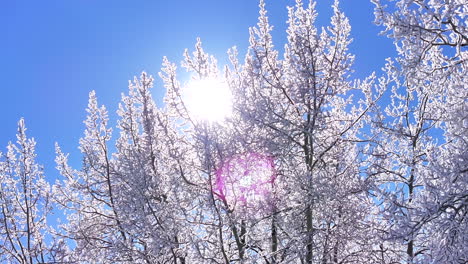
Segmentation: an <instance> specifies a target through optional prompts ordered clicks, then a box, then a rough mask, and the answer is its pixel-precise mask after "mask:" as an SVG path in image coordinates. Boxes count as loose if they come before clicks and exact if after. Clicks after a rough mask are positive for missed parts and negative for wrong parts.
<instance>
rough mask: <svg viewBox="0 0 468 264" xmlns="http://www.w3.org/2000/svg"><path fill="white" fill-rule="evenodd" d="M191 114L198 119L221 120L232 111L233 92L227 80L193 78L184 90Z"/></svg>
mask: <svg viewBox="0 0 468 264" xmlns="http://www.w3.org/2000/svg"><path fill="white" fill-rule="evenodd" d="M184 100H185V102H186V106H187V108H188V111H189V112H190V115H191V116H192V117H194V118H195V119H197V120H206V121H209V122H219V121H222V120H223V119H224V118H226V117H229V115H230V114H231V112H232V94H231V91H230V89H229V87H228V85H227V84H226V82H224V81H222V80H219V79H203V80H192V81H190V82H189V83H188V84H187V85H186V86H185V90H184Z"/></svg>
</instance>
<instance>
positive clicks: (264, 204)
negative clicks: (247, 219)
mask: <svg viewBox="0 0 468 264" xmlns="http://www.w3.org/2000/svg"><path fill="white" fill-rule="evenodd" d="M275 179H276V172H275V166H274V160H273V158H272V157H270V156H268V155H264V154H260V153H246V154H240V155H235V156H233V157H231V158H229V159H227V160H226V161H224V162H223V163H222V164H221V166H220V167H219V168H218V169H217V171H216V182H215V187H214V190H213V191H214V193H215V194H216V195H217V196H218V197H219V198H220V199H221V200H223V201H224V202H225V203H226V204H227V205H228V206H229V209H231V210H235V211H237V212H242V213H246V214H249V215H252V214H255V215H258V213H263V212H268V211H270V210H271V208H272V205H273V197H272V196H273V195H272V194H273V185H274V182H275Z"/></svg>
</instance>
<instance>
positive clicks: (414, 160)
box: [373, 0, 468, 263]
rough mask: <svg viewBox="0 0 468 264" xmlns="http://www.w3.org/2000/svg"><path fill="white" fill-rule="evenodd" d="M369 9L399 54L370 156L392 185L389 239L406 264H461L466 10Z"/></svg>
mask: <svg viewBox="0 0 468 264" xmlns="http://www.w3.org/2000/svg"><path fill="white" fill-rule="evenodd" d="M373 2H374V3H375V4H376V8H375V14H376V22H377V24H380V25H382V26H384V27H385V30H384V31H383V33H384V34H388V36H389V37H391V38H393V39H394V42H395V44H396V47H397V51H398V52H399V56H398V57H397V58H396V62H397V63H396V64H395V65H394V67H393V68H392V69H389V70H390V71H392V72H393V74H394V75H395V83H394V84H395V86H394V88H393V89H392V96H391V100H392V102H391V104H390V105H389V106H388V107H387V108H386V110H385V112H384V111H380V112H379V114H378V115H379V117H380V118H378V121H377V122H376V126H377V127H379V128H380V130H378V131H374V132H373V133H374V134H375V135H376V136H377V137H380V138H381V140H380V141H379V144H380V148H381V149H380V150H379V151H377V152H376V154H378V155H380V157H382V158H383V160H385V161H384V163H385V164H384V163H379V164H378V167H379V169H380V172H381V173H382V174H385V175H387V176H388V177H385V178H386V179H385V180H389V181H391V182H392V183H396V185H395V186H394V187H391V188H389V189H387V190H386V196H387V202H388V204H387V206H388V207H387V209H388V210H387V211H386V212H385V213H387V214H388V216H389V217H390V218H391V219H392V225H391V226H389V228H390V231H389V234H388V235H389V237H393V239H396V240H397V241H400V242H401V243H402V244H404V245H405V246H404V248H402V249H403V250H404V251H405V252H406V254H404V255H406V256H405V257H406V261H407V263H419V262H422V263H464V262H466V261H467V256H466V254H464V253H463V252H466V235H465V233H466V225H467V222H466V217H465V215H466V211H467V208H466V201H467V200H466V153H467V150H466V126H467V124H466V120H467V118H468V115H467V114H466V113H467V111H466V109H467V106H468V105H467V100H466V98H467V96H468V92H467V90H468V89H467V85H466V83H467V79H466V75H467V74H466V72H467V70H466V69H467V66H468V65H467V59H468V52H467V49H466V47H467V46H468V31H467V26H466V23H465V16H466V14H467V11H468V7H467V5H466V3H464V2H463V1H404V0H402V1H396V2H394V3H391V2H389V4H391V8H388V7H387V6H386V5H384V4H383V3H381V1H373ZM389 10H393V11H389ZM442 132H443V133H442ZM441 134H443V135H441ZM462 149H463V150H462ZM447 219H450V220H447Z"/></svg>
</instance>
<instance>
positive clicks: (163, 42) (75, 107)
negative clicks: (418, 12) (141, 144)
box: [0, 0, 395, 179]
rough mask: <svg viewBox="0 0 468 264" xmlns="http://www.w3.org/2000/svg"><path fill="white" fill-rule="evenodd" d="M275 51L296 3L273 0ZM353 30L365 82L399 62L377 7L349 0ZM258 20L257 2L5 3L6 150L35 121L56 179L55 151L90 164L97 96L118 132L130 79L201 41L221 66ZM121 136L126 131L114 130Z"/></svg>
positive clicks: (2, 98)
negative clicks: (88, 131) (376, 20)
mask: <svg viewBox="0 0 468 264" xmlns="http://www.w3.org/2000/svg"><path fill="white" fill-rule="evenodd" d="M332 2H333V1H332V0H321V1H319V3H318V6H317V9H318V12H319V18H318V26H321V25H325V24H327V23H328V22H329V19H330V15H331V12H332V9H331V7H330V5H331V4H332ZM266 4H267V10H268V15H269V18H270V22H271V24H272V25H274V31H273V37H274V42H275V45H276V46H277V47H278V48H280V49H281V47H282V46H283V45H284V43H285V39H286V35H285V29H286V26H287V24H286V18H287V10H286V6H287V5H294V1H293V0H267V1H266ZM341 8H342V10H343V11H344V12H345V14H346V15H347V16H348V17H349V19H350V23H351V26H352V37H353V39H354V41H353V43H352V45H351V51H352V52H353V53H354V54H355V55H356V62H355V65H354V69H355V71H356V72H355V76H356V77H359V78H364V77H365V76H366V75H368V74H370V73H371V72H372V71H374V70H376V71H378V70H379V69H380V68H381V67H382V66H383V65H384V60H385V58H387V57H391V56H395V51H394V50H395V49H394V46H393V44H392V41H391V40H390V39H387V38H386V37H383V36H378V32H379V31H380V28H378V27H377V26H375V25H373V24H372V21H373V5H372V4H371V3H370V1H368V0H342V3H341ZM257 17H258V1H256V0H236V1H232V0H231V1H226V0H198V1H194V0H170V1H169V0H166V1H163V0H152V1H143V0H132V1H128V0H121V1H118V0H115V1H110V0H106V1H104V0H66V1H63V0H44V1H34V0H30V1H26V0H13V1H2V3H0V79H1V81H2V83H1V86H0V89H1V93H0V113H1V115H0V124H1V126H0V151H2V152H4V151H5V146H6V144H7V143H8V141H14V140H15V133H16V127H17V122H18V120H19V119H20V118H21V117H24V118H25V121H26V126H27V128H28V131H27V134H28V136H29V137H34V138H35V139H36V141H37V142H38V143H37V154H38V161H39V162H40V163H41V164H43V165H44V166H45V169H46V173H47V174H48V178H49V179H55V178H56V177H58V172H57V171H56V170H55V169H54V167H55V163H54V158H55V154H54V143H55V142H59V143H60V145H61V146H62V149H63V151H64V152H70V153H71V157H70V158H71V160H72V161H73V163H74V164H73V165H75V166H79V164H80V159H81V156H80V154H79V151H78V148H77V147H78V140H79V138H80V137H81V136H82V135H83V130H84V125H83V122H82V121H83V120H84V119H85V116H86V112H85V108H86V105H87V98H88V93H89V92H90V91H91V90H95V91H96V93H97V96H98V100H99V103H100V104H105V105H106V107H107V109H108V111H109V113H110V116H111V119H112V122H111V123H112V124H115V123H116V114H115V111H116V110H117V105H118V102H119V101H120V95H121V93H122V92H126V90H127V85H128V80H129V79H133V76H135V75H139V74H140V73H141V71H147V72H148V73H149V74H152V75H153V76H157V73H158V72H159V71H160V66H161V62H162V57H163V56H167V57H168V58H169V60H171V61H173V62H175V63H177V64H178V63H179V62H180V61H181V60H182V54H183V51H184V49H185V48H189V49H192V48H193V46H194V44H195V41H196V38H197V37H200V38H201V40H202V42H203V45H204V48H205V50H206V51H207V52H209V53H211V54H213V55H215V56H216V57H217V58H218V61H219V62H221V63H220V65H219V66H220V67H221V66H223V65H222V64H224V62H225V61H226V57H227V56H226V51H227V49H228V48H230V47H232V46H237V47H238V49H239V54H240V56H241V57H240V58H241V60H242V56H243V54H244V52H245V51H246V48H247V45H248V37H249V34H248V28H249V27H251V26H254V25H255V24H256V22H257ZM163 95H164V88H163V87H162V84H161V82H160V80H159V78H156V85H155V87H154V89H153V97H154V99H155V100H156V101H157V102H158V103H159V104H161V99H162V97H163ZM114 135H117V131H115V132H114Z"/></svg>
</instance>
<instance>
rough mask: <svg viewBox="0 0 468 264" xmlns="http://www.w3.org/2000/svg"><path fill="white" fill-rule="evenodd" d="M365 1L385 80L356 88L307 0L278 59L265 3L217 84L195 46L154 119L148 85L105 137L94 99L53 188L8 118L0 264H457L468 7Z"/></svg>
mask: <svg viewBox="0 0 468 264" xmlns="http://www.w3.org/2000/svg"><path fill="white" fill-rule="evenodd" d="M372 2H373V3H374V4H375V23H376V24H377V25H379V26H381V27H382V28H383V31H382V34H385V35H387V36H388V37H389V38H390V39H392V40H393V41H394V43H395V47H396V49H397V51H398V56H397V57H395V58H389V59H388V60H387V61H386V64H385V67H384V68H383V69H376V71H375V72H374V73H372V74H371V75H370V76H368V77H367V78H365V79H358V78H356V77H355V76H354V74H353V67H354V66H353V61H354V58H355V55H354V54H351V53H350V51H349V49H348V46H349V44H350V43H351V37H350V36H351V25H350V23H349V21H348V19H347V17H346V15H345V14H344V13H343V12H342V11H341V10H340V7H339V2H338V1H335V2H334V3H333V5H332V6H331V7H332V9H333V15H332V17H331V18H330V23H329V25H328V26H327V27H323V28H317V27H316V26H315V20H316V17H317V15H318V14H317V12H316V9H315V3H314V2H313V1H311V2H307V3H305V2H303V1H301V0H297V1H296V4H295V6H292V7H288V21H287V23H288V27H287V31H286V34H287V42H286V43H285V44H284V49H283V50H284V53H283V54H280V52H279V51H278V49H276V48H275V46H274V45H273V40H272V35H271V30H272V25H270V24H269V20H268V16H267V9H266V7H265V2H264V1H263V0H261V1H260V4H259V18H258V23H257V25H256V26H255V27H252V28H250V31H249V32H250V39H249V43H250V45H249V48H248V51H247V53H246V54H245V56H244V57H242V58H240V57H239V54H238V52H237V49H236V48H235V47H234V48H232V49H230V50H229V51H228V56H229V61H230V63H229V65H226V66H224V68H222V69H220V66H219V65H218V63H217V60H216V59H215V57H214V56H212V55H210V54H208V53H206V52H205V51H204V49H203V47H202V42H201V40H200V39H198V40H197V42H196V44H195V48H194V50H193V51H189V50H186V51H185V53H184V61H183V62H182V63H181V67H182V68H183V69H185V70H186V71H188V72H189V73H190V78H191V79H190V81H189V82H186V83H182V82H181V81H180V80H179V78H178V76H177V74H178V72H177V65H176V64H174V63H172V62H170V61H169V60H168V59H167V58H164V62H163V65H162V69H161V72H160V73H159V77H160V78H161V79H162V80H163V82H164V88H165V89H166V94H165V97H164V104H163V105H161V106H157V105H156V103H155V101H154V99H153V98H152V95H151V90H152V89H153V82H154V79H153V77H152V76H151V75H149V74H147V73H145V72H143V73H142V74H141V76H140V77H139V78H137V77H135V79H134V80H133V81H130V82H129V86H128V92H127V93H126V94H123V95H122V98H121V101H120V104H119V108H118V110H117V114H118V122H117V125H116V127H115V128H112V127H110V125H109V116H108V112H107V109H106V108H105V107H104V106H100V105H99V103H98V100H97V95H96V93H95V92H94V91H91V92H90V93H89V103H88V107H87V109H86V111H87V118H86V120H85V121H84V124H85V131H84V135H83V137H82V138H81V139H80V142H79V149H80V151H81V154H82V166H81V167H79V168H73V167H71V166H70V165H69V164H68V154H66V153H63V152H62V150H61V149H60V146H59V144H57V145H56V166H57V170H58V171H59V172H60V175H61V176H62V177H61V179H59V180H58V181H56V182H55V183H52V182H48V181H47V177H45V175H44V173H43V170H42V167H41V166H40V165H39V164H37V162H36V161H35V158H36V154H35V152H34V147H35V141H34V139H31V138H28V137H27V135H26V127H25V122H24V120H20V121H19V123H18V133H17V142H16V143H11V142H10V143H9V144H8V146H7V151H6V153H0V261H2V262H6V263H28V264H32V263H175V264H177V263H180V264H182V263H226V264H227V263H268V264H273V263H322V264H328V263H335V264H338V263H388V264H390V263H408V264H409V263H467V262H468V100H467V98H468V87H467V84H468V74H467V70H466V69H467V66H468V51H467V47H468V29H467V24H466V15H467V14H468V5H467V4H466V3H465V1H462V0H450V1H442V0H419V1H410V0H398V1H384V0H382V1H380V0H372ZM384 2H385V3H384ZM357 56H359V54H357ZM221 89H227V90H225V91H224V90H223V91H222V90H221ZM188 91H189V92H188ZM220 91H222V92H220ZM206 92H207V93H206ZM200 95H201V96H200ZM217 96H218V97H217ZM223 96H227V97H223ZM193 98H198V99H196V100H197V101H193V100H194V99H193ZM227 98H228V99H229V100H228V101H226V99H227ZM200 101H201V102H200ZM220 102H222V103H220ZM197 103H198V104H199V105H196V104H197ZM200 103H201V104H200ZM226 106H227V107H226ZM197 107H198V108H200V107H202V109H201V112H197V111H196V110H194V109H196V108H197ZM221 108H223V109H222V111H221ZM198 110H200V109H198ZM213 117H215V118H213ZM51 218H59V219H60V220H61V221H60V223H59V224H51V223H49V222H51V221H50V219H51Z"/></svg>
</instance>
